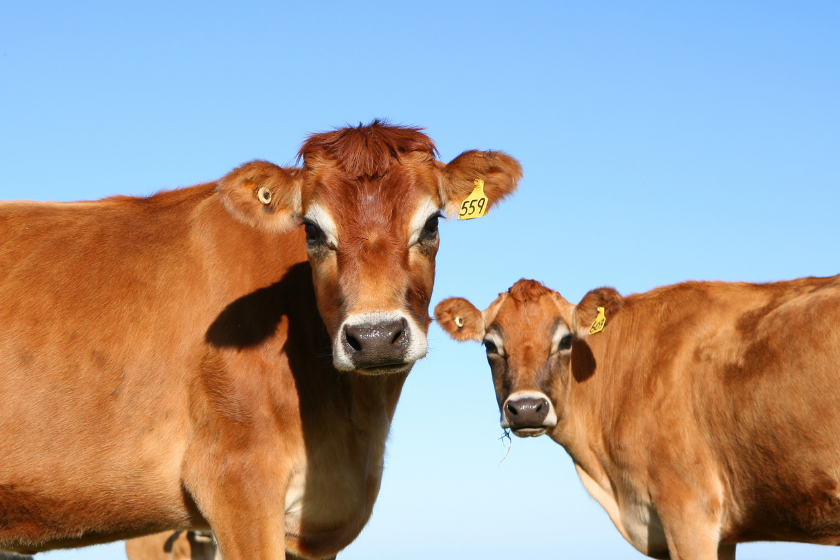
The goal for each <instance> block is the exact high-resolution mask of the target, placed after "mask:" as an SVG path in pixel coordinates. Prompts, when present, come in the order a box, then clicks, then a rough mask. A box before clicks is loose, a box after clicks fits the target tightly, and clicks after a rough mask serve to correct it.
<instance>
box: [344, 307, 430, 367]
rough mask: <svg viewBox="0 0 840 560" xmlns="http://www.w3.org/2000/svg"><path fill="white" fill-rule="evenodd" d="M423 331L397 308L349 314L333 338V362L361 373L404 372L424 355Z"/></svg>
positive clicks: (424, 340) (424, 338)
mask: <svg viewBox="0 0 840 560" xmlns="http://www.w3.org/2000/svg"><path fill="white" fill-rule="evenodd" d="M427 348H428V347H427V342H426V332H425V330H424V329H421V328H420V326H419V325H418V324H417V322H416V321H414V320H413V319H412V318H411V317H410V316H408V315H406V314H404V313H402V312H399V311H377V312H372V313H358V314H353V315H349V316H348V317H347V318H346V319H345V320H344V322H343V323H342V324H341V327H340V328H339V329H338V333H336V336H335V338H334V339H333V365H334V366H335V368H336V369H338V370H340V371H354V372H357V373H361V374H364V375H388V374H397V373H405V372H407V371H408V370H410V369H411V366H413V365H414V362H416V361H417V360H419V359H420V358H422V357H424V356H425V355H426V351H427Z"/></svg>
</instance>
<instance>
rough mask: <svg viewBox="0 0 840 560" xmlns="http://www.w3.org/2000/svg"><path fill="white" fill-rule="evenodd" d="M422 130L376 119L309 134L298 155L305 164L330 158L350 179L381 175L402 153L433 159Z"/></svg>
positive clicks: (432, 146)
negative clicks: (417, 153) (420, 154)
mask: <svg viewBox="0 0 840 560" xmlns="http://www.w3.org/2000/svg"><path fill="white" fill-rule="evenodd" d="M422 130H423V129H422V128H416V127H409V126H397V125H392V124H390V123H388V122H387V121H382V120H379V119H376V120H374V121H373V122H371V123H370V124H368V125H362V124H361V123H360V124H359V126H356V127H347V128H340V129H336V130H334V131H332V132H321V133H316V134H310V135H309V137H308V138H307V139H306V141H305V142H304V143H303V146H301V148H300V152H298V158H299V159H302V160H303V162H304V165H306V166H309V165H311V164H312V163H313V162H315V161H317V160H321V159H326V160H331V161H333V162H335V163H337V164H338V166H339V168H340V170H341V171H342V172H343V173H344V174H345V175H347V176H348V177H349V178H350V179H359V178H363V177H371V178H372V177H381V176H382V175H384V174H385V173H387V172H388V170H389V169H390V168H391V165H392V164H393V163H394V162H395V161H396V162H397V163H399V162H400V161H401V158H402V156H403V155H405V154H409V153H412V152H421V153H424V154H426V155H427V157H428V158H429V160H433V159H435V155H436V154H437V148H436V147H435V144H434V142H432V139H431V138H429V137H428V136H426V135H425V134H423V133H422V132H421V131H422Z"/></svg>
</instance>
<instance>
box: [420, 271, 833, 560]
mask: <svg viewBox="0 0 840 560" xmlns="http://www.w3.org/2000/svg"><path fill="white" fill-rule="evenodd" d="M497 304H498V300H497V302H496V303H495V304H494V305H497ZM450 305H451V300H445V301H443V302H441V303H440V304H439V305H438V308H437V309H436V313H445V312H446V308H447V307H449V306H450ZM460 306H461V307H465V306H470V307H471V304H469V302H466V300H460ZM598 306H603V307H605V308H606V316H607V323H606V328H605V329H604V331H603V332H601V333H597V334H593V335H588V327H589V325H590V324H591V321H592V320H593V319H594V317H595V315H596V308H597V307H598ZM476 312H477V310H476ZM486 315H487V312H485V316H486ZM494 317H495V318H494V319H493V320H492V321H490V322H488V324H487V325H486V329H487V330H492V331H493V332H496V333H499V336H502V337H503V338H504V349H505V353H506V354H505V359H504V360H503V361H502V360H498V359H496V360H491V367H492V368H493V376H494V383H495V385H496V391H497V397H498V400H499V404H500V407H501V405H502V403H504V402H505V399H506V398H507V397H508V395H510V394H511V393H512V392H514V391H521V390H529V391H540V392H542V393H543V394H544V395H546V396H547V398H548V399H549V400H550V402H551V404H552V406H553V408H554V410H555V411H556V414H557V423H556V425H555V426H553V427H552V428H550V430H549V435H550V436H551V437H552V438H553V439H554V440H555V441H556V442H557V443H560V444H561V445H563V446H564V447H565V448H566V450H567V451H568V452H569V454H570V455H571V456H572V459H573V460H574V462H575V466H576V468H577V470H578V473H579V474H580V477H581V480H582V481H583V483H584V485H585V487H586V489H587V490H588V491H589V492H590V494H592V496H593V497H594V498H595V499H596V500H597V501H598V502H599V503H601V505H602V506H604V508H605V509H606V510H607V512H608V514H609V515H610V517H611V519H612V520H613V522H614V523H615V525H616V527H617V528H618V529H619V531H620V532H621V533H622V535H623V536H624V537H625V538H626V539H627V540H628V541H630V542H631V544H633V545H634V546H635V547H636V548H638V549H639V550H640V551H641V552H643V553H645V554H648V555H650V556H652V557H655V558H667V557H669V556H670V558H673V559H688V558H693V559H712V558H734V551H735V543H738V542H747V541H753V540H787V541H798V542H809V543H817V544H826V545H838V544H840V440H838V437H837V435H838V433H840V331H838V330H837V329H836V328H835V326H836V324H837V322H838V321H840V277H832V278H801V279H798V280H793V281H789V282H778V283H774V284H745V283H723V282H686V283H683V284H677V285H674V286H666V287H663V288H659V289H656V290H653V291H651V292H647V293H644V294H637V295H632V296H628V297H627V298H623V299H622V298H621V296H619V295H618V294H617V293H616V292H615V291H614V290H612V289H610V288H600V289H598V290H593V291H592V292H590V293H589V294H587V295H586V296H585V297H584V298H583V300H582V301H581V303H579V304H578V305H577V306H572V305H571V304H569V303H568V302H567V301H566V300H565V299H563V298H562V297H561V296H560V295H559V294H557V293H554V294H551V295H545V296H542V297H540V298H539V299H534V298H528V299H527V300H523V301H521V302H520V301H517V300H515V299H513V298H509V299H508V300H507V301H503V302H502V303H501V305H500V306H499V309H498V311H497V313H495V315H494ZM575 322H577V325H575V324H574V323H575ZM442 326H444V327H445V328H446V330H447V331H448V332H451V331H450V328H451V327H450V324H449V323H442ZM575 327H576V328H575ZM557 328H568V329H569V330H576V331H577V334H576V340H575V341H574V343H573V344H572V348H571V350H570V351H569V350H567V351H565V352H561V351H557V350H556V349H554V348H552V346H551V345H552V333H554V332H556V330H555V329H557ZM460 338H463V337H460ZM555 339H556V337H555Z"/></svg>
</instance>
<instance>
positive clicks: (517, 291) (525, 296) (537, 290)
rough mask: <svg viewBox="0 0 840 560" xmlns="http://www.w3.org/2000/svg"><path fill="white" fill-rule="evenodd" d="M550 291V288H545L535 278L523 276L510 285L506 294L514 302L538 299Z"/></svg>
mask: <svg viewBox="0 0 840 560" xmlns="http://www.w3.org/2000/svg"><path fill="white" fill-rule="evenodd" d="M551 292H552V290H551V289H549V288H546V287H545V286H543V285H542V284H541V283H539V282H537V281H536V280H526V279H524V278H523V279H522V280H520V281H519V282H517V283H516V284H514V285H513V286H511V287H510V289H509V290H508V295H509V296H510V297H511V298H513V300H514V301H516V302H519V303H525V302H527V301H533V300H538V299H540V298H541V297H542V296H544V295H547V294H550V293H551Z"/></svg>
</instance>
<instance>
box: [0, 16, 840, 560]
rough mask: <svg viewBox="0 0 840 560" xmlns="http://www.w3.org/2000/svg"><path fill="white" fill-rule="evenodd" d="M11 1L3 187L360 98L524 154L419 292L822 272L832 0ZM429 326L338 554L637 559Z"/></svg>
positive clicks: (836, 233) (2, 79)
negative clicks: (515, 175)
mask: <svg viewBox="0 0 840 560" xmlns="http://www.w3.org/2000/svg"><path fill="white" fill-rule="evenodd" d="M15 4H16V5H12V3H11V2H4V3H2V4H0V198H3V199H17V198H28V199H39V200H49V199H52V200H76V199H91V198H99V197H102V196H106V195H110V194H116V193H124V194H149V193H152V192H155V191H157V190H160V189H163V188H172V187H177V186H183V185H189V184H194V183H197V182H200V181H207V180H212V179H215V178H218V177H220V176H222V175H223V174H225V173H226V172H227V171H229V170H230V169H232V168H233V167H235V166H237V165H239V164H240V163H242V162H245V161H248V160H251V159H254V158H263V159H268V160H271V161H274V162H276V163H279V164H286V163H291V162H292V161H293V158H294V154H295V152H296V150H297V148H298V146H299V144H300V142H301V140H302V139H303V138H304V135H305V134H307V133H308V132H317V131H323V130H329V129H331V128H333V127H336V126H341V125H343V124H346V123H352V124H355V123H358V122H360V121H361V122H367V121H369V120H371V119H372V118H374V117H383V118H388V119H391V120H392V121H393V122H396V123H405V124H414V125H419V126H423V127H426V129H427V132H428V133H429V134H430V135H431V136H432V137H433V138H434V139H435V141H436V142H437V144H438V147H439V148H440V152H441V155H442V159H444V160H447V161H448V160H449V159H451V158H453V157H454V156H456V155H457V154H458V153H460V152H461V151H463V150H465V149H470V148H482V149H487V148H495V149H503V150H506V151H508V152H509V153H511V154H513V155H514V156H516V157H518V158H519V159H520V160H521V162H522V164H523V166H524V169H525V179H524V180H523V182H522V184H521V190H520V192H519V194H517V195H516V196H515V197H513V198H512V199H510V200H509V201H508V202H507V203H506V204H505V205H503V206H501V207H499V208H498V209H497V210H494V211H492V212H491V213H490V214H489V215H488V217H487V218H485V219H482V220H477V221H472V222H462V223H458V222H450V223H446V224H444V225H443V226H442V227H441V231H442V243H441V251H440V254H439V258H438V280H437V284H436V288H435V292H434V298H433V304H434V303H437V301H439V300H440V299H442V298H444V297H446V296H450V295H462V296H467V297H469V298H470V299H471V300H472V301H473V302H474V303H476V305H478V306H480V307H484V306H486V305H487V304H488V303H489V302H490V301H491V300H492V299H493V298H494V297H495V295H496V294H497V293H498V292H500V291H503V290H505V289H507V288H508V287H509V286H510V285H511V284H512V283H513V282H515V281H516V280H517V279H519V278H521V277H528V278H535V279H538V280H541V281H543V282H544V283H546V284H547V285H549V286H551V287H553V288H555V289H557V290H559V291H560V292H561V293H563V294H564V295H565V296H566V297H567V298H568V299H569V300H571V301H577V300H578V299H579V298H580V297H581V296H582V295H583V294H584V293H586V291H587V290H589V289H591V288H594V287H597V286H602V285H610V286H614V287H616V288H617V289H618V290H619V291H621V292H622V293H629V292H635V291H642V290H647V289H650V288H652V287H654V286H657V285H661V284H667V283H672V282H677V281H681V280H685V279H723V280H747V281H769V280H777V279H786V278H794V277H798V276H806V275H821V276H826V275H832V274H836V273H838V272H840V265H838V261H840V259H838V254H839V253H840V248H839V247H838V245H840V219H838V209H840V32H838V30H840V4H838V3H837V2H787V3H783V2H772V1H762V2H749V1H743V2H735V3H733V2H702V3H701V2H695V3H691V4H689V3H686V2H661V3H657V2H541V3H534V2H518V3H513V2H504V3H502V2H493V1H483V2H462V3H450V2H371V3H366V4H364V5H361V4H360V5H355V6H354V5H351V4H348V3H334V4H333V3H324V2H295V3H291V2H289V3H254V2H237V3H236V6H235V7H234V5H233V3H230V4H227V3H219V2H200V3H199V2H195V3H178V4H177V5H173V4H174V3H172V2H157V1H154V2H142V3H141V2H132V3H128V2H120V3H112V2H107V3H106V2H84V1H77V2H72V3H68V2H37V1H34V2H25V3H24V2H19V3H15ZM284 4H288V6H285V5H284ZM292 4H294V5H292ZM430 345H431V352H430V354H429V356H428V358H427V359H426V360H425V361H423V362H422V363H421V364H420V365H418V366H417V367H415V369H414V371H413V372H412V374H411V376H410V377H409V381H408V383H407V385H406V387H405V392H404V396H403V399H402V400H401V402H400V406H399V408H398V410H397V416H396V420H395V423H394V427H393V432H392V437H391V442H390V447H389V454H388V463H387V470H386V473H385V478H384V482H383V485H382V492H381V495H380V498H379V502H378V503H377V506H376V509H375V510H374V514H373V518H372V520H371V522H370V524H369V525H368V527H367V528H366V529H365V530H364V531H363V533H362V535H361V537H360V538H359V539H358V540H357V541H356V542H355V543H353V544H352V545H351V546H350V547H349V548H348V549H347V550H346V551H345V552H344V553H343V554H342V555H340V557H339V558H340V559H341V560H380V559H382V560H384V559H393V558H400V559H407V560H414V559H418V560H419V559H421V558H422V559H426V558H441V559H448V558H451V559H456V558H457V559H458V560H471V559H482V560H483V559H491V560H493V559H508V558H511V557H512V556H520V555H521V556H522V557H527V556H529V555H536V556H537V557H540V558H567V559H601V558H611V559H624V558H626V559H632V558H642V556H641V555H639V554H638V553H636V552H635V551H634V550H633V549H632V548H631V547H630V545H628V544H627V543H625V542H624V541H623V539H622V538H621V537H620V536H619V534H618V532H617V531H616V530H615V528H614V527H613V526H612V524H611V523H610V521H609V519H608V518H607V516H606V514H605V513H604V512H603V511H602V510H601V508H600V506H598V505H597V504H596V503H595V502H594V501H593V500H591V499H590V498H588V496H587V495H586V493H585V492H584V490H583V488H582V486H581V484H580V482H579V481H578V479H577V477H576V475H575V472H574V469H573V467H572V464H571V461H570V459H569V458H568V456H567V455H566V453H565V452H564V451H563V449H562V448H560V447H559V446H557V445H555V444H553V443H552V442H551V441H550V440H548V439H547V438H540V439H538V440H514V441H513V445H512V449H511V450H510V453H509V455H508V456H507V459H505V460H504V462H501V463H500V461H501V460H502V458H503V457H504V455H505V451H506V446H505V444H503V443H502V442H500V441H498V438H499V435H500V432H501V430H500V428H499V425H498V409H497V407H496V403H495V400H494V396H493V389H492V385H491V382H490V372H489V369H488V367H487V365H486V362H485V360H484V357H483V352H482V349H481V348H480V347H479V346H478V345H472V346H469V345H460V346H459V345H456V344H455V343H454V342H451V341H449V340H448V339H447V338H445V337H444V335H443V334H442V333H441V331H440V330H439V329H438V328H437V327H436V326H434V325H433V326H432V329H431V336H430ZM815 420H817V419H815ZM67 451H68V452H72V450H67ZM837 554H838V552H837V550H833V549H828V548H821V547H816V546H809V545H788V544H753V545H746V546H744V545H742V546H741V547H739V559H741V560H744V559H750V558H752V559H774V558H778V559H782V558H790V557H794V556H799V557H803V556H806V555H807V556H808V557H809V558H823V557H824V558H829V557H831V558H836V557H837ZM122 557H123V556H122V548H121V545H112V546H106V547H98V548H93V549H88V550H84V551H81V552H77V553H64V552H62V553H51V554H49V555H47V556H46V557H45V558H47V559H50V560H61V559H65V558H66V559H70V558H75V559H81V558H92V559H104V558H122Z"/></svg>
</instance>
